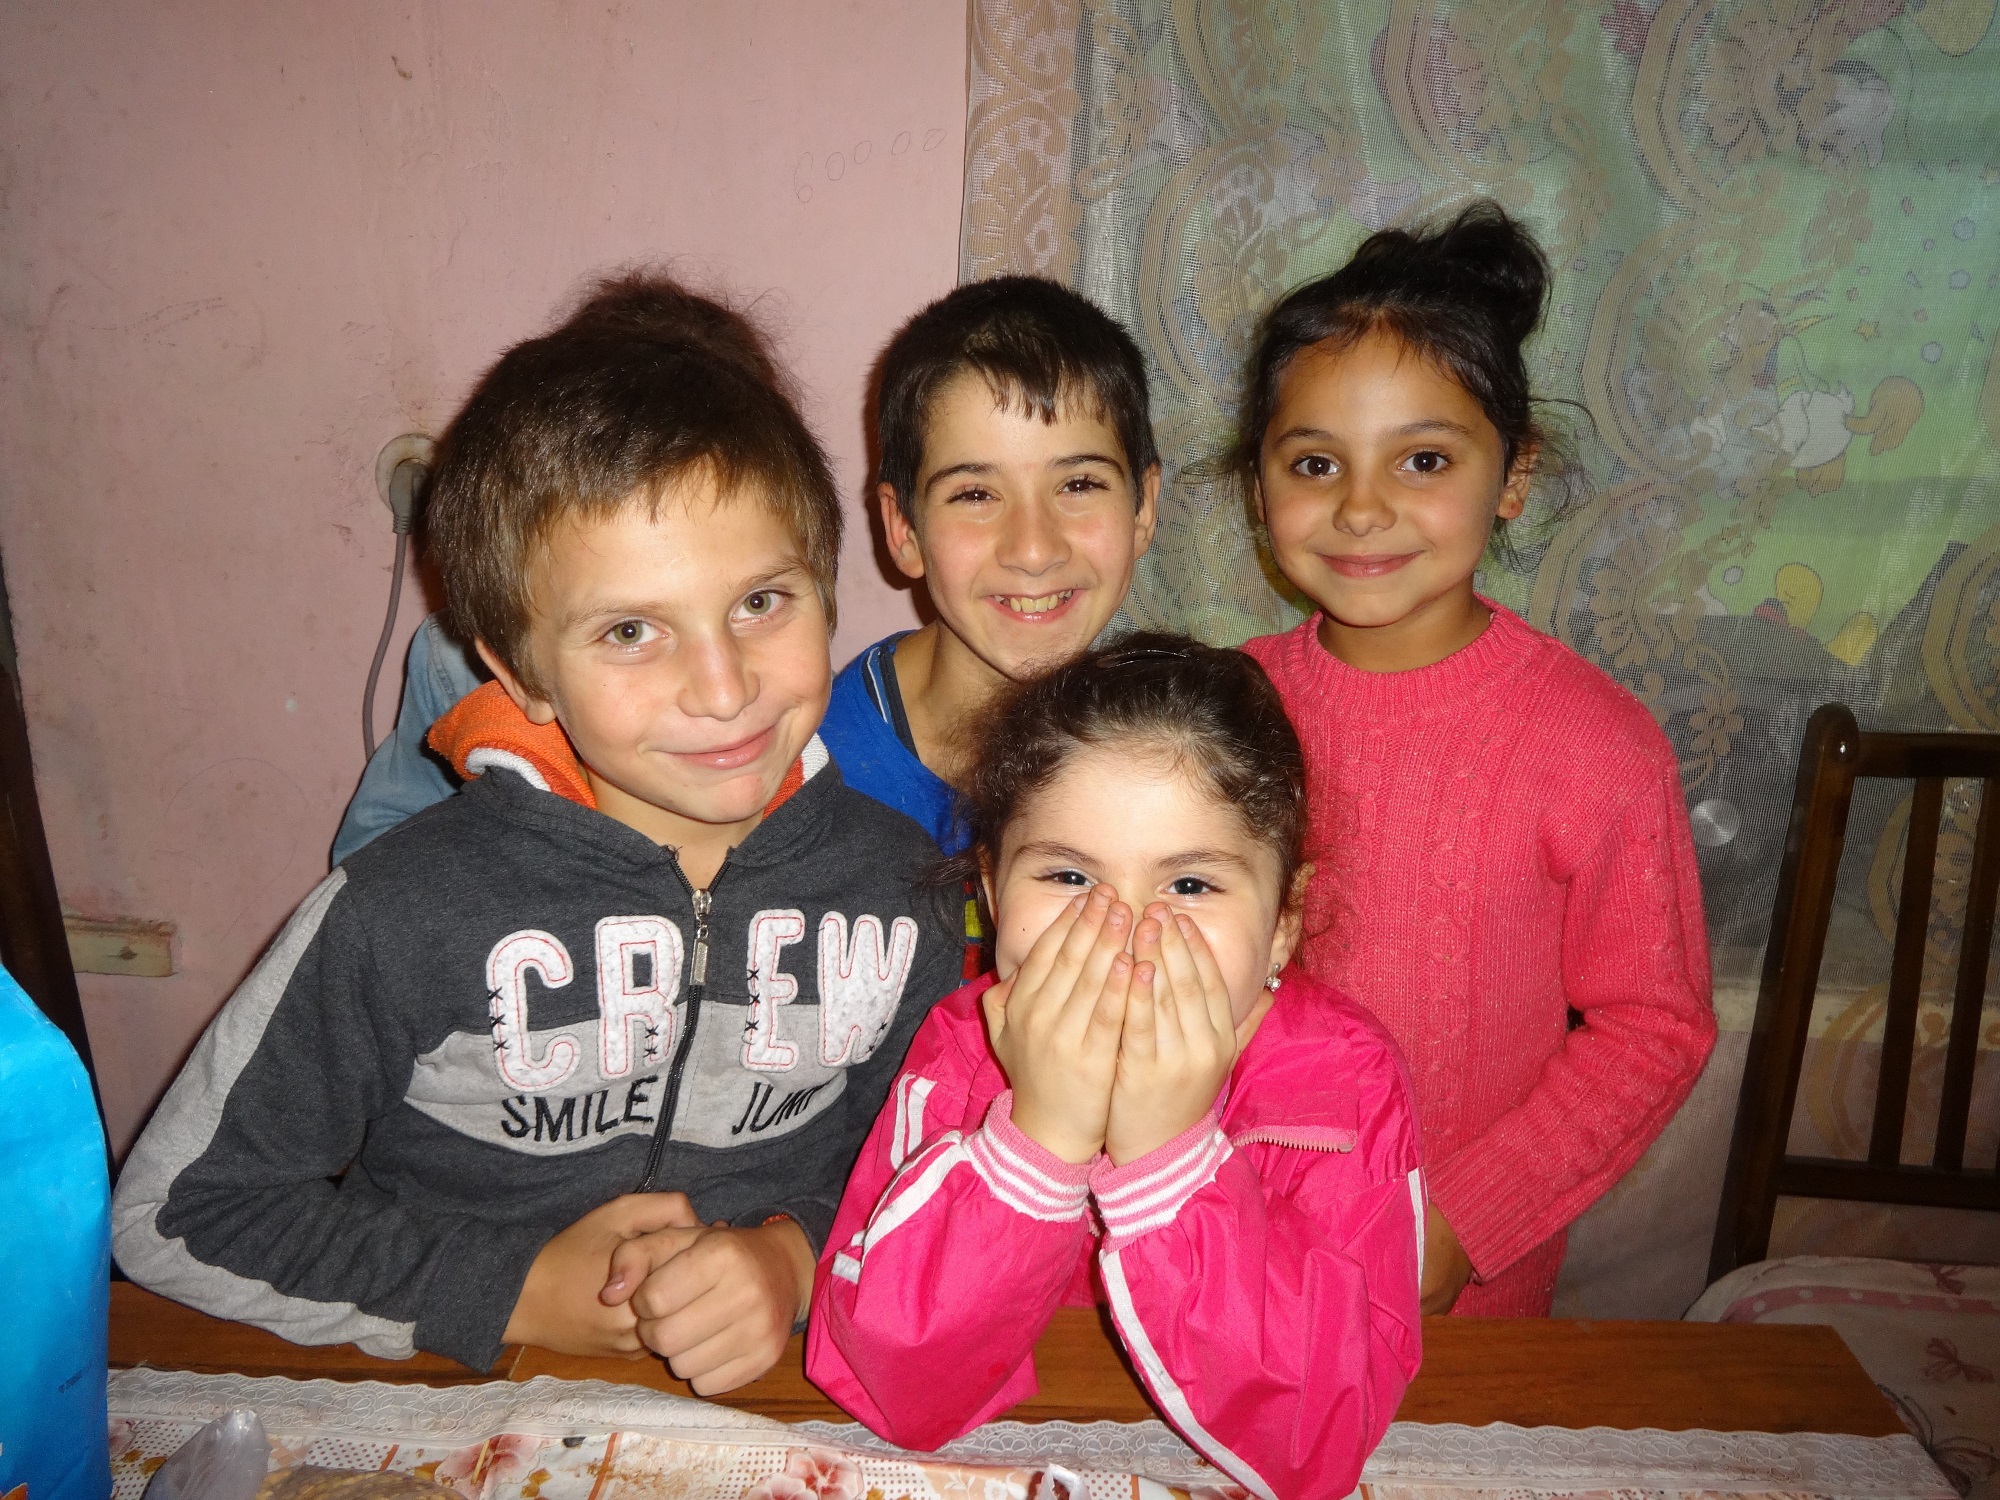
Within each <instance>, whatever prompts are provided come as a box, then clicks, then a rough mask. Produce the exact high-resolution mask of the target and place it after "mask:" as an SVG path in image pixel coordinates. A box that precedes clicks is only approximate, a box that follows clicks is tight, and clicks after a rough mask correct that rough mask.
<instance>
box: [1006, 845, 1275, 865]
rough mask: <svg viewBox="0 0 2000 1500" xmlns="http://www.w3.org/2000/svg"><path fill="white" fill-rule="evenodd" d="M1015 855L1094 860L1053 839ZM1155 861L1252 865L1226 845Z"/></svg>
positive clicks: (1083, 862)
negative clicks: (1222, 847)
mask: <svg viewBox="0 0 2000 1500" xmlns="http://www.w3.org/2000/svg"><path fill="white" fill-rule="evenodd" d="M1015 857H1016V858H1017V859H1019V858H1029V857H1032V858H1038V859H1059V860H1062V861H1064V862H1065V863H1066V864H1073V865H1089V864H1095V863H1096V861H1095V860H1093V859H1092V858H1091V857H1090V856H1089V855H1087V854H1085V853H1084V852H1083V851H1082V850H1081V849H1072V848H1071V847H1070V846H1069V845H1068V844H1058V843H1056V842H1055V841H1054V840H1052V839H1044V840H1039V841H1037V842H1035V843H1032V844H1023V845H1022V846H1021V847H1020V848H1019V849H1018V850H1016V851H1015ZM1154 865H1155V867H1156V868H1158V869H1162V870H1172V869H1179V868H1182V867H1185V866H1187V865H1228V866H1230V867H1231V868H1233V869H1238V870H1244V871H1248V870H1249V869H1250V868H1251V865H1250V861H1249V860H1247V859H1245V858H1244V857H1243V856H1242V855H1240V854H1236V853H1232V852H1231V851H1230V850H1228V849H1182V850H1180V851H1179V852H1178V853H1174V854H1169V855H1167V856H1166V857H1165V858H1163V859H1158V860H1155V861H1154Z"/></svg>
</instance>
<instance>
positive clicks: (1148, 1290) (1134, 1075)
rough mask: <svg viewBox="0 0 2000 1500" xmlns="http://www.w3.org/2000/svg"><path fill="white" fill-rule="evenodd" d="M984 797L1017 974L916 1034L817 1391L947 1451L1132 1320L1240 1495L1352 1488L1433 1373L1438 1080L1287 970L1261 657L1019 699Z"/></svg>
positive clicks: (922, 1444)
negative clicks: (1408, 1069)
mask: <svg viewBox="0 0 2000 1500" xmlns="http://www.w3.org/2000/svg"><path fill="white" fill-rule="evenodd" d="M984 734H985V743H984V744H983V745H982V747H981V750H982V754H981V758H980V764H979V768H978V770H977V772H976V773H975V777H974V781H973V785H972V788H971V797H970V800H971V803H972V808H973V826H974V833H975V838H976V843H975V846H974V848H975V852H976V857H977V866H978V868H979V870H980V872H981V873H982V875H983V877H984V880H985V885H986V891H987V894H988V897H989V900H990V903H991V904H992V906H993V907H994V910H995V927H994V958H995V961H996V965H997V968H998V973H997V974H989V975H988V976H986V977H985V978H984V979H981V980H978V981H976V982H974V983H972V984H969V985H967V986H966V987H965V988H964V989H962V990H960V991H958V993H957V994H955V995H952V996H951V997H949V998H948V999H946V1000H944V1001H942V1002H940V1003H939V1005H938V1006H937V1008H936V1009H935V1010H933V1011H932V1012H931V1014H930V1017H929V1019H927V1020H926V1021H925V1022H924V1024H923V1026H922V1028H921V1029H920V1030H919V1031H918V1032H917V1036H916V1040H915V1041H914V1042H912V1043H911V1045H910V1051H909V1056H908V1057H907V1058H906V1059H905V1061H904V1064H903V1071H902V1073H901V1074H900V1075H899V1076H898V1077H897V1079H896V1082H895V1085H894V1087H893V1088H892V1090H891V1093H890V1103H889V1104H888V1105H887V1106H886V1107H885V1108H884V1109H883V1112H882V1115H881V1117H880V1118H879V1119H878V1120H877V1121H876V1122H875V1129H874V1132H873V1134H871V1135H870V1136H869V1138H868V1143H867V1145H866V1146H864V1147H863V1148H862V1152H861V1159H860V1161H859V1162H857V1163H856V1164H855V1168H854V1175H853V1177H852V1178H850V1179H849V1181H848V1184H847V1192H846V1194H845V1196H844V1197H843V1198H842V1199H841V1203H840V1212H839V1214H838V1216H837V1217H836V1218H835V1220H834V1224H833V1232H832V1234H830V1235H829V1236H828V1237H827V1241H826V1248H825V1250H824V1251H823V1252H822V1257H821V1261H820V1273H819V1276H818V1278H817V1280H816V1282H815V1285H814V1291H813V1307H812V1322H811V1326H810V1328H809V1330H808V1332H807V1334H806V1373H807V1374H809V1375H810V1376H811V1377H812V1379H813V1381H814V1383H815V1384H817V1385H818V1386H819V1387H820V1388H821V1389H822V1390H824V1391H825V1392H826V1393H827V1394H828V1395H830V1396H832V1397H833V1398H834V1399H835V1400H836V1401H838V1402H840V1404H841V1405H842V1406H844V1407H846V1408H847V1410H849V1411H851V1412H853V1413H854V1415H855V1416H857V1417H859V1418H860V1419H861V1420H862V1421H864V1422H866V1423H867V1424H868V1425H869V1426H870V1427H871V1428H873V1429H874V1430H875V1431H876V1432H878V1433H880V1434H882V1435H883V1436H884V1437H886V1438H888V1439H890V1440H891V1441H892V1442H896V1443H900V1444H903V1445H904V1446H907V1447H912V1448H935V1447H936V1446H938V1445H939V1444H940V1443H943V1442H946V1441H948V1440H949V1439H951V1438H954V1437H957V1436H959V1435H960V1434H961V1433H964V1432H965V1431H966V1430H968V1429H969V1428H971V1427H973V1426H975V1425H977V1424H978V1423H980V1422H983V1421H985V1420H987V1419H988V1418H989V1417H993V1416H995V1415H997V1414H999V1413H1000V1412H1003V1411H1005V1410H1007V1408H1009V1407H1011V1406H1013V1405H1015V1404H1016V1403H1017V1402H1020V1401H1022V1400H1023V1399H1025V1398H1026V1397H1028V1396H1031V1395H1033V1394H1034V1391H1035V1368H1034V1359H1033V1354H1032V1350H1033V1348H1034V1344H1035V1340H1036V1339H1037V1338H1038V1337H1040V1335H1041V1333H1042V1330H1043V1329H1044V1328H1045V1327H1046V1326H1047V1325H1048V1321H1049V1318H1050V1316H1051V1315H1052V1314H1053V1313H1054V1312H1055V1309H1056V1307H1057V1306H1058V1305H1059V1304H1064V1303H1069V1304H1078V1303H1081V1304H1084V1305H1089V1304H1090V1303H1091V1302H1093V1301H1099V1300H1101V1301H1104V1302H1107V1303H1108V1304H1109V1307H1110V1316H1111V1321H1112V1324H1113V1325H1114V1326H1115V1327H1116V1329H1117V1331H1118V1337H1119V1339H1120V1340H1121V1341H1122V1342H1123V1343H1124V1346H1125V1349H1126V1352H1127V1353H1128V1354H1130V1356H1131V1358H1132V1364H1133V1367H1134V1368H1135V1369H1136V1370H1137V1371H1138V1372H1139V1375H1140V1378H1141V1379H1143V1380H1144V1381H1145V1383H1146V1387H1147V1389H1148V1390H1149V1391H1150V1392H1151V1393H1152V1396H1153V1399H1154V1401H1155V1402H1156V1403H1158V1405H1159V1407H1160V1410H1161V1411H1163V1412H1164V1413H1165V1414H1166V1415H1167V1417H1168V1419H1169V1420H1170V1421H1172V1422H1173V1424H1174V1425H1175V1426H1176V1427H1177V1428H1179V1429H1180V1432H1181V1435H1182V1436H1183V1437H1185V1438H1186V1439H1187V1440H1188V1441H1189V1442H1190V1443H1192V1444H1193V1445H1194V1446H1195V1447H1196V1448H1198V1449H1199V1450H1200V1451H1201V1452H1202V1453H1203V1454H1204V1455H1206V1456H1207V1458H1208V1459H1209V1460H1210V1461H1211V1462H1212V1463H1214V1464H1215V1465H1216V1466H1217V1467H1219V1468H1220V1469H1222V1470H1223V1471H1224V1472H1225V1473H1226V1474H1228V1475H1229V1476H1230V1478H1232V1479H1233V1480H1234V1481H1235V1482H1236V1484H1238V1485H1240V1486H1242V1488H1243V1489H1244V1490H1247V1491H1249V1492H1250V1493H1251V1494H1254V1495H1259V1496H1263V1497H1265V1500H1271V1497H1276V1496H1294V1495H1296V1496H1306V1495H1345V1494H1348V1493H1349V1492H1350V1491H1352V1490H1353V1489H1354V1487H1355V1483H1356V1481H1357V1479H1358V1477H1359V1474H1360V1471H1361V1461H1362V1459H1363V1458H1365V1457H1366V1456H1367V1454H1368V1451H1369V1450H1370V1449H1371V1448H1373V1447H1374V1445H1375V1444H1376V1443H1377V1442H1379V1441H1380V1440H1381V1437H1382V1433H1383V1431H1384V1430H1385V1429H1386V1428H1387V1427H1388V1425H1389V1419H1390V1418H1391V1417H1392V1416H1393V1415H1394V1414H1395V1411H1396V1406H1397V1403H1398V1402H1399V1401H1401V1399H1402V1395H1403V1389H1404V1387H1405V1386H1406V1385H1407V1384H1408V1383H1409V1379H1410V1377H1411V1375H1412V1374H1414V1373H1415V1371H1416V1367H1417V1356H1418V1340H1419V1333H1418V1327H1419V1325H1418V1318H1417V1286H1418V1282H1419V1279H1420V1277H1421V1261H1422V1257H1423V1245H1422V1239H1421V1233H1420V1231H1421V1228H1422V1224H1423V1217H1422V1215H1423V1184H1422V1178H1421V1175H1420V1174H1419V1172H1418V1168H1417V1124H1416V1119H1415V1116H1414V1114H1413V1112H1412V1111H1411V1108H1410V1096H1409V1080H1408V1077H1407V1075H1406V1074H1405V1072H1404V1069H1403V1065H1402V1061H1401V1059H1400V1058H1399V1057H1398V1056H1397V1055H1396V1048H1395V1044H1394V1043H1393V1042H1391V1041H1390V1040H1389V1038H1388V1036H1387V1034H1386V1033H1384V1032H1383V1030H1382V1028H1381V1026H1380V1025H1379V1023H1377V1022H1376V1021H1375V1019H1374V1018H1373V1017H1371V1016H1370V1015H1369V1014H1368V1013H1367V1012H1366V1011H1365V1010H1363V1009H1362V1008H1361V1007H1360V1006H1358V1005H1356V1004H1354V1003H1353V1002H1352V1001H1350V1000H1348V999H1346V998H1344V997H1343V996H1341V995H1340V994H1338V993H1336V992H1335V991H1333V990H1331V989H1329V988H1328V987H1327V986H1325V985H1323V984H1321V983H1319V982H1318V981H1317V980H1314V979H1311V978H1309V977H1307V976H1306V975H1303V974H1301V973H1299V972H1298V971H1297V970H1296V969H1293V968H1287V967H1286V961H1287V959H1288V958H1289V956H1290V954H1291V952H1292V948H1293V945H1294V943H1295V942H1296V940H1297V936H1298V930H1299V923H1298V902H1297V895H1298V891H1299V882H1298V881H1297V880H1296V876H1297V874H1298V872H1299V867H1300V855H1301V852H1302V849H1303V845H1304V840H1305V825H1306V813H1305V784H1306V783H1305V762H1304V758H1303V756H1302V755H1301V753H1300V750H1299V742H1298V738H1297V736H1296V735H1295V734H1294V733H1293V731H1292V726H1291V725H1290V724H1289V723H1288V722H1287V721H1286V719H1285V712H1284V709H1283V708H1282V707H1281V706H1280V705H1279V702H1278V695H1277V694H1276V693H1275V692H1273V691H1272V689H1271V684H1270V683H1269V682H1268V681H1266V680H1265V676H1264V674H1263V673H1262V672H1260V671H1259V670H1258V669H1257V667H1256V666H1255V665H1254V664H1252V663H1251V662H1249V661H1248V660H1246V659H1245V658H1244V657H1242V656H1241V655H1239V654H1238V653H1236V652H1234V651H1218V650H1215V649H1214V648H1212V647H1208V646H1201V645H1197V644H1196V643H1195V642H1193V641H1189V640H1185V639H1183V638H1181V637H1178V636H1136V637H1128V638H1127V639H1126V640H1124V641H1122V642H1120V643H1119V644H1118V645H1116V646H1113V647H1110V648H1108V649H1103V650H1098V651H1093V652H1088V653H1086V654H1085V655H1084V656H1082V657H1080V658H1078V659H1077V660H1075V661H1073V662H1070V663H1069V664H1067V665H1065V666H1062V667H1058V668H1056V669H1055V671H1053V672H1052V673H1050V674H1049V675H1047V676H1045V677H1042V678H1040V679H1038V680H1036V681H1034V682H1031V683H1029V684H1028V685H1027V686H1026V687H1025V688H1023V689H1021V690H1020V692H1019V695H1018V696H1017V698H1016V699H1015V700H1014V702H1013V703H1012V705H1011V706H1010V707H1008V708H1007V709H1005V710H1004V711H1003V712H1002V713H1001V714H1000V715H999V716H998V718H997V719H996V720H994V721H992V722H990V723H989V725H988V726H987V728H986V730H985V731H984Z"/></svg>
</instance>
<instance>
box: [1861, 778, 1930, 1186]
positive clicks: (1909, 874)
mask: <svg viewBox="0 0 2000 1500" xmlns="http://www.w3.org/2000/svg"><path fill="white" fill-rule="evenodd" d="M1943 812H1944V778H1943V777H1941V776H1926V777H1924V778H1923V779H1922V780H1921V781H1919V782H1918V783H1917V786H1916V791H1915V793H1914V794H1913V795H1912V796H1911V798H1910V834H1909V840H1908V842H1907V843H1906V844H1905V846H1904V850H1903V892H1902V901H1901V904H1900V906H1899V907H1898V909H1897V913H1896V949H1895V955H1894V957H1893V958H1891V960H1890V962H1889V1003H1888V1009H1887V1013H1886V1014H1885V1015H1884V1016H1883V1019H1882V1069H1881V1072H1880V1074H1879V1075H1878V1076H1877V1079H1876V1083H1875V1124H1874V1128H1873V1130H1872V1132H1871V1135H1870V1139H1869V1143H1868V1164H1869V1165H1870V1166H1874V1167H1893V1166H1895V1165H1896V1163H1897V1162H1898V1161H1900V1160H1901V1159H1902V1155H1903V1115H1904V1112H1905V1111H1906V1110H1907V1109H1908V1107H1909V1101H1910V1063H1911V1060H1912V1059H1913V1057H1914V1056H1915V1053H1916V1039H1917V997H1918V994H1919V992H1920V991H1921V990H1922V989H1923V982H1924V940H1925V939H1926V938H1927V937H1928V936H1929V933H1930V915H1931V883H1932V879H1933V877H1934V874H1935V872H1936V866H1937V842H1938V820H1939V819H1940V817H1941V816H1942V815H1943Z"/></svg>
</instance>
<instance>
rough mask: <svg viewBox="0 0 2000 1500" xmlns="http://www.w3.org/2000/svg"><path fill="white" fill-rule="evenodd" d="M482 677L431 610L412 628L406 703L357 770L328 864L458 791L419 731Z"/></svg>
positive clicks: (405, 681) (426, 729)
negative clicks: (392, 728) (365, 763)
mask: <svg viewBox="0 0 2000 1500" xmlns="http://www.w3.org/2000/svg"><path fill="white" fill-rule="evenodd" d="M485 680H486V679H485V676H484V674H483V673H481V672H480V671H479V670H478V669H477V668H475V667H474V666H473V664H472V660H471V658H470V657H469V656H468V655H467V653H466V651H465V648H464V647H462V646H460V645H459V644H458V642H456V641H454V640H453V639H452V638H451V637H450V636H448V635H446V634H445V632H444V622H443V621H442V620H440V619H439V618H438V617H437V616H436V615H431V616H429V617H427V618H426V619H425V620H424V623H423V624H421V625H419V626H418V627H417V633H416V634H415V635H414V636H412V637H411V638H410V654H409V656H408V657H407V658H406V662H405V666H404V670H403V701H402V703H401V705H400V706H398V708H397V710H396V728H395V731H394V732H393V733H392V734H390V735H389V737H388V738H387V739H385V740H383V741H382V743H381V744H379V745H377V746H376V747H375V753H374V754H373V755H371V756H369V757H368V769H367V770H365V771H363V772H362V773H361V785H360V786H358V787H357V788H355V791H354V799H353V800H352V801H351V802H349V803H348V804H347V813H346V816H344V817H343V818H342V819H341V820H340V831H339V832H338V833H337V834H335V835H334V838H333V863H335V864H339V863H340V862H341V861H342V860H343V859H346V858H347V856H348V855H350V854H352V853H353V852H354V851H355V850H356V849H359V848H360V847H361V846H362V845H363V844H365V843H367V842H368V841H369V840H370V839H372V838H374V837H375V836H376V835H377V834H378V833H387V832H388V831H389V830H390V829H391V828H394V827H395V826H396V825H397V824H398V823H400V822H402V821H403V819H405V818H407V817H409V816H410V814H411V813H418V812H422V811H423V810H424V809H425V808H427V807H429V806H430V805H431V804H432V803H433V802H442V801H444V799H445V798H447V797H449V796H450V795H451V794H452V793H453V792H455V791H457V790H458V778H457V777H456V776H455V775H453V774H452V770H451V767H449V766H448V765H446V764H445V762H444V760H443V759H442V758H441V757H439V756H438V755H436V754H434V753H433V752H432V751H431V749H430V748H429V747H428V746H427V745H425V744H424V736H425V735H427V734H429V733H430V731H431V725H433V724H435V723H436V722H437V721H438V720H439V719H440V718H442V717H443V716H444V715H445V713H446V712H448V711H449V710H450V709H451V708H452V706H453V705H454V704H456V703H457V702H458V700H459V699H461V698H463V697H464V696H465V695H466V694H467V693H469V692H471V691H472V690H473V689H474V688H476V687H478V686H479V684H480V683H482V682H484V681H485Z"/></svg>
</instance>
